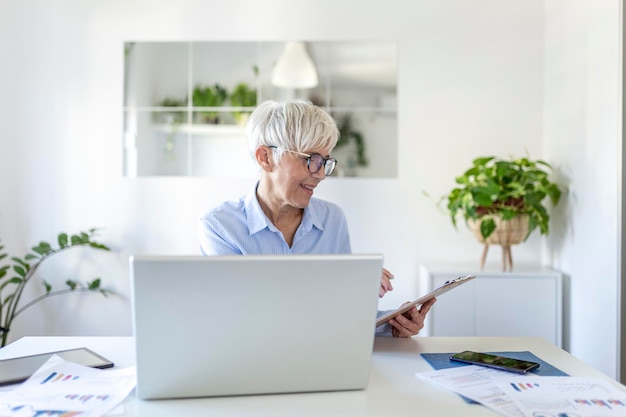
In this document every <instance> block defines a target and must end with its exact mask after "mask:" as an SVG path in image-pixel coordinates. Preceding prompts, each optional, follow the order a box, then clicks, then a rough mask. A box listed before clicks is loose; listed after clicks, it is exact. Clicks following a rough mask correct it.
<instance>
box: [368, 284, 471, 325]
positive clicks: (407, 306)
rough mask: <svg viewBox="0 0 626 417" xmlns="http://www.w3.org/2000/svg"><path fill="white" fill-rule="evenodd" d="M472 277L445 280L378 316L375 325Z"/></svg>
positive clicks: (385, 321)
mask: <svg viewBox="0 0 626 417" xmlns="http://www.w3.org/2000/svg"><path fill="white" fill-rule="evenodd" d="M474 278H476V276H475V275H466V276H463V277H458V278H455V279H451V280H449V281H446V282H444V284H443V285H442V286H441V287H439V288H436V289H434V290H432V291H431V292H429V293H428V294H426V295H423V296H421V297H420V298H418V299H417V300H415V301H411V302H410V303H409V304H406V305H403V306H402V307H400V308H398V309H397V310H394V311H390V312H389V313H387V314H385V315H383V316H380V317H379V318H378V320H376V327H378V326H380V325H382V324H385V323H387V322H388V321H389V320H391V319H392V318H394V317H395V316H397V315H399V314H404V313H406V312H407V311H409V310H410V309H412V308H413V306H416V305H421V304H424V303H425V302H426V301H428V300H430V299H432V298H435V297H438V296H440V295H441V294H444V293H446V292H448V291H450V290H451V289H454V288H456V287H458V286H459V285H463V284H465V283H466V282H469V281H471V280H473V279H474Z"/></svg>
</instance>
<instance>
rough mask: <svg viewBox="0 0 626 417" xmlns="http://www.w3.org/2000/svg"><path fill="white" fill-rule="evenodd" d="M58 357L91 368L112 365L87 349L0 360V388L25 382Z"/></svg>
mask: <svg viewBox="0 0 626 417" xmlns="http://www.w3.org/2000/svg"><path fill="white" fill-rule="evenodd" d="M54 354H56V355H59V356H60V357H61V358H63V359H65V360H66V361H69V362H74V363H77V364H79V365H83V366H89V367H91V368H99V369H104V368H112V367H113V365H114V363H113V362H111V361H110V360H108V359H106V358H104V357H102V356H100V355H98V354H97V353H95V352H93V351H91V350H89V349H87V348H77V349H68V350H60V351H56V352H48V353H41V354H39V355H30V356H21V357H19V358H11V359H3V360H0V386H2V385H11V384H18V383H20V382H24V381H26V380H27V379H28V378H29V377H30V376H31V375H32V374H34V373H35V372H36V371H37V369H39V367H41V365H43V364H44V363H46V361H47V360H48V359H50V357H51V356H52V355H54Z"/></svg>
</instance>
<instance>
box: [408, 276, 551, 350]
mask: <svg viewBox="0 0 626 417" xmlns="http://www.w3.org/2000/svg"><path fill="white" fill-rule="evenodd" d="M475 269H477V268H475ZM468 274H472V275H476V278H475V279H474V280H472V281H471V282H468V283H466V284H464V285H462V286H460V287H458V288H456V289H454V290H452V291H450V292H447V293H445V294H443V295H441V297H440V298H439V299H438V301H437V303H436V304H435V306H434V307H433V309H432V310H431V311H430V313H429V314H428V318H427V323H426V325H425V328H424V330H423V334H426V335H429V336H540V337H543V338H545V339H547V340H549V341H550V342H552V343H554V344H555V345H557V346H562V320H563V319H562V309H563V307H562V298H563V296H562V292H563V284H562V281H563V277H562V273H560V272H559V271H556V270H554V269H549V268H536V269H532V268H530V269H527V270H520V271H519V272H518V271H512V272H495V271H485V272H483V271H479V270H469V269H463V268H462V267H454V266H452V267H435V266H430V267H429V266H428V265H422V266H421V267H420V285H421V287H422V288H424V292H426V291H430V290H432V289H434V288H437V287H439V286H441V285H442V284H443V283H444V282H445V281H447V280H449V279H452V278H456V277H458V276H461V275H468Z"/></svg>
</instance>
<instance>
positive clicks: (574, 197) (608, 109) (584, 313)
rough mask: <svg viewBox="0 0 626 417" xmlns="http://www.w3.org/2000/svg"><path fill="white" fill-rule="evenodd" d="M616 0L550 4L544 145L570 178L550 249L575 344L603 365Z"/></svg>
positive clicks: (611, 254)
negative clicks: (561, 274) (563, 285)
mask: <svg viewBox="0 0 626 417" xmlns="http://www.w3.org/2000/svg"><path fill="white" fill-rule="evenodd" d="M620 3H621V2H619V1H602V2H591V1H586V0H575V1H570V0H551V1H548V2H546V7H545V16H546V38H545V39H546V42H545V62H546V65H545V100H544V103H545V107H544V109H545V111H544V117H545V124H544V151H545V156H546V158H547V159H548V160H550V161H552V162H553V164H554V166H555V167H556V168H557V169H558V172H559V174H560V177H561V178H562V179H563V180H564V181H567V182H568V183H570V190H569V195H567V198H566V199H565V204H564V205H563V206H562V207H559V210H558V215H555V220H556V224H555V233H554V234H552V235H550V237H549V240H548V242H547V243H548V244H547V245H546V246H547V248H549V249H547V251H546V252H547V253H548V259H551V260H552V264H553V265H554V266H555V267H556V268H558V269H561V270H563V271H565V272H567V273H568V274H569V275H570V277H569V285H568V292H567V297H566V312H565V317H566V318H567V322H566V326H565V328H566V329H567V330H568V331H569V335H566V338H567V339H568V340H569V346H568V347H569V350H570V351H571V352H573V353H574V354H575V355H576V356H578V357H579V358H581V359H583V360H585V361H587V362H589V363H593V364H594V365H595V366H596V367H598V368H599V369H602V370H604V371H605V372H607V373H613V372H615V371H614V370H615V367H616V358H617V355H618V354H619V351H618V335H619V326H620V323H619V322H618V306H619V300H618V297H619V291H618V288H619V276H620V271H619V248H620V246H619V242H620V235H619V231H620V224H619V221H618V219H619V217H620V215H621V214H620V208H619V202H620V198H621V197H620V195H621V194H620V190H619V187H620V178H621V158H622V147H621V141H622V139H621V126H620V120H621V100H622V97H621V77H622V75H621V74H622V69H621V56H622V54H621V48H622V44H621V33H622V32H621V30H622V22H621V15H622V12H621V5H620ZM622 377H624V376H623V375H622Z"/></svg>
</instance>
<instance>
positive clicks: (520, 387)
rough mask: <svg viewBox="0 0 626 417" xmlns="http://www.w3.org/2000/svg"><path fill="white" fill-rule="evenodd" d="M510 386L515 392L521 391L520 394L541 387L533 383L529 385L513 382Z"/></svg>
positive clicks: (527, 383)
mask: <svg viewBox="0 0 626 417" xmlns="http://www.w3.org/2000/svg"><path fill="white" fill-rule="evenodd" d="M510 384H511V386H512V387H513V389H514V390H516V391H519V392H522V391H528V390H530V389H533V388H537V387H539V384H537V383H534V382H533V383H529V382H511V383H510Z"/></svg>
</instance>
